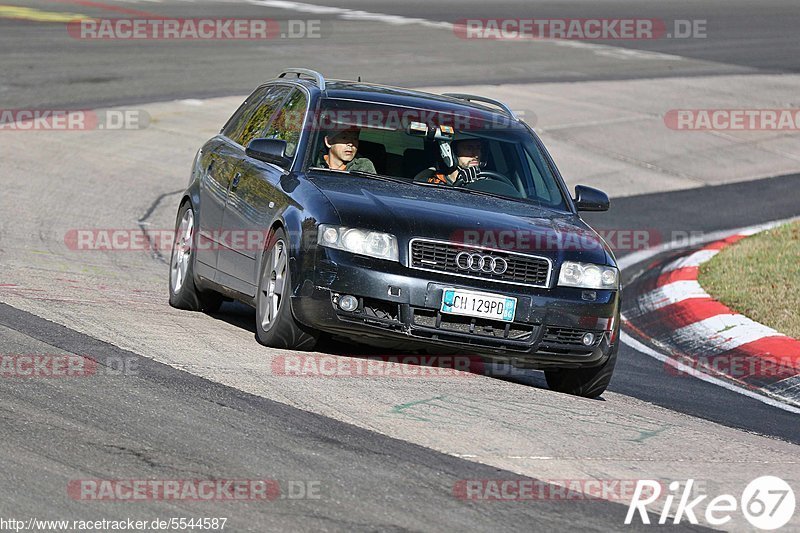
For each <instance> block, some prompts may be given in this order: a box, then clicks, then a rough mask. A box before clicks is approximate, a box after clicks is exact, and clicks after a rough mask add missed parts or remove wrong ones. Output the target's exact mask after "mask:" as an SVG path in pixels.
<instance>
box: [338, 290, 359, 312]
mask: <svg viewBox="0 0 800 533" xmlns="http://www.w3.org/2000/svg"><path fill="white" fill-rule="evenodd" d="M339 309H341V310H342V311H347V312H348V313H352V312H353V311H355V310H356V309H358V298H356V297H355V296H350V295H349V294H345V295H344V296H342V297H340V298H339Z"/></svg>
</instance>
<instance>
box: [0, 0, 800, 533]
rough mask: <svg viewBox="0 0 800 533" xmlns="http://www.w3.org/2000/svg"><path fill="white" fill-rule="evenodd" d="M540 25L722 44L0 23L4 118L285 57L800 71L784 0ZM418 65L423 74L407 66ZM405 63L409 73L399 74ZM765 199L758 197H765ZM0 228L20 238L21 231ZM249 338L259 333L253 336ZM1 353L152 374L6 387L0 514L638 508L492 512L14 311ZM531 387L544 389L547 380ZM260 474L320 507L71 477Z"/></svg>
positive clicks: (426, 518) (582, 70)
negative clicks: (92, 38) (105, 362)
mask: <svg viewBox="0 0 800 533" xmlns="http://www.w3.org/2000/svg"><path fill="white" fill-rule="evenodd" d="M12 4H14V3H13V2H12V3H11V4H10V5H12ZM17 5H23V4H22V3H21V2H20V3H17ZM24 5H25V6H28V7H34V8H41V9H53V8H54V7H53V6H56V7H57V8H58V9H59V10H62V11H70V12H79V13H84V14H88V15H94V16H101V15H102V14H104V15H105V16H109V15H108V12H109V10H108V9H107V6H106V7H101V6H98V5H88V4H87V3H83V4H81V3H79V2H61V3H58V4H54V3H53V2H45V1H39V0H36V1H33V2H26V3H25V4H24ZM109 5H114V6H118V7H124V8H129V9H137V10H142V11H147V12H151V13H152V12H154V13H158V14H161V15H170V16H193V17H211V16H265V17H272V18H276V19H279V20H283V19H286V18H291V17H295V16H297V15H296V14H294V13H291V12H288V11H286V10H279V9H278V10H276V9H270V8H266V7H264V6H256V5H248V4H238V3H236V4H234V3H206V2H194V3H187V2H174V3H167V2H165V3H152V2H142V3H136V2H124V3H121V2H120V3H109ZM325 5H332V3H326V4H325ZM341 5H342V6H344V7H347V8H352V9H362V10H365V11H370V12H378V13H389V14H396V15H403V16H410V17H420V18H424V19H429V20H434V21H452V20H455V19H458V18H461V17H466V16H468V17H476V18H480V17H504V16H513V17H524V16H533V15H532V14H531V12H530V11H531V10H530V7H526V6H529V5H530V4H529V3H528V2H525V3H523V2H517V3H514V2H499V3H492V4H488V3H486V2H459V3H455V2H445V3H442V2H440V3H415V4H414V6H413V8H412V7H408V8H405V7H403V6H398V5H395V4H394V3H382V2H348V3H342V4H341ZM302 16H304V17H311V16H314V17H316V15H308V14H304V15H302ZM535 16H537V17H541V16H553V17H555V16H559V17H578V16H582V17H589V16H649V17H662V18H665V19H676V18H677V19H691V18H704V19H708V20H709V35H710V38H709V39H707V40H705V41H703V42H696V41H693V40H690V41H658V42H635V43H619V44H615V46H620V47H629V48H632V49H639V50H643V51H646V52H651V51H652V52H659V53H664V54H675V55H679V56H681V57H683V58H685V59H684V60H681V61H677V62H674V63H670V64H669V65H668V66H665V63H664V61H662V60H657V59H653V58H652V57H648V56H646V55H644V56H631V57H630V58H628V59H624V60H621V59H617V58H613V57H612V58H606V59H604V58H603V57H598V55H597V54H596V53H595V51H594V50H593V49H591V48H574V49H571V48H563V49H559V53H558V57H554V50H553V49H552V48H550V47H546V46H543V47H526V48H522V47H520V46H519V43H492V44H490V45H487V46H475V45H474V44H475V43H464V42H461V41H459V40H458V39H454V38H453V36H452V33H449V34H448V33H447V32H446V31H444V32H432V31H431V30H430V29H426V28H424V27H416V26H414V25H409V26H399V27H388V28H387V27H386V26H385V25H382V24H374V23H370V22H355V21H347V20H342V19H340V18H337V17H334V16H330V15H324V14H321V15H319V18H321V19H323V26H322V27H323V30H325V28H327V30H328V31H329V32H330V34H329V36H328V38H326V39H324V40H323V42H324V45H321V44H320V41H311V40H295V41H292V42H291V43H288V42H276V43H271V44H270V46H268V47H264V46H259V45H255V44H252V43H213V44H209V43H203V44H200V45H194V44H191V43H188V44H187V43H142V44H139V45H134V44H132V43H104V44H102V45H101V46H94V44H96V43H93V46H88V44H89V43H84V42H79V41H76V40H73V39H71V38H69V37H68V36H67V35H66V33H65V32H64V29H63V26H62V27H59V26H58V25H53V24H44V23H41V22H33V21H13V20H8V19H0V50H2V59H0V61H2V67H3V72H4V74H3V77H2V78H1V79H0V98H2V101H3V107H6V108H19V107H26V106H27V107H56V106H64V107H81V106H89V105H91V106H93V107H96V106H98V107H99V106H103V105H109V104H129V103H136V102H149V101H160V100H169V99H172V98H176V97H180V98H189V97H198V98H199V97H204V96H212V95H224V94H241V93H243V92H247V91H248V90H249V88H251V87H253V86H255V85H257V84H258V83H260V82H261V81H263V80H264V79H265V78H268V77H270V76H272V75H273V74H274V72H275V71H276V70H277V69H279V68H280V67H282V66H286V65H289V64H291V65H302V66H309V67H317V68H321V69H322V70H324V71H325V72H337V73H341V74H340V75H341V77H353V76H356V75H358V74H362V75H364V76H365V77H366V78H368V79H370V80H371V81H376V82H385V83H390V84H398V85H405V86H414V85H433V84H437V83H464V84H466V83H498V82H510V81H526V82H530V81H553V80H559V81H574V80H594V79H627V78H636V77H657V76H672V75H675V76H677V75H682V76H686V75H695V74H697V75H699V74H704V75H708V74H725V73H750V72H752V73H756V72H761V73H763V72H796V71H797V70H798V69H799V68H800V59H798V56H797V54H796V53H795V51H796V50H797V48H798V44H800V43H798V41H800V36H798V34H797V32H796V31H795V30H796V27H797V22H798V10H797V8H796V6H795V5H794V4H793V2H789V1H786V2H759V3H753V2H740V1H738V0H737V1H734V2H715V3H713V4H709V5H702V6H701V5H700V4H694V3H685V2H659V3H658V4H651V3H642V2H605V3H603V8H602V9H601V8H600V6H599V4H597V3H594V4H589V3H585V2H578V1H574V2H570V1H566V2H543V3H541V4H537V10H536V14H535ZM483 44H485V43H483ZM376 58H379V59H380V60H376ZM414 58H417V60H418V62H417V66H415V67H411V66H410V63H411V61H412V60H413V59H414ZM498 58H501V59H500V60H498ZM606 60H607V62H604V61H606ZM462 63H463V64H462ZM398 64H408V65H409V66H408V67H406V68H398V67H397V65H398ZM565 65H566V66H565ZM1 179H2V180H3V182H4V186H5V187H16V186H18V183H17V182H16V180H18V179H19V177H18V176H15V175H13V174H12V173H10V172H6V171H3V175H2V178H1ZM798 188H800V176H796V175H795V176H785V177H778V178H774V179H770V180H764V181H759V182H746V183H739V184H735V185H724V186H719V187H706V188H701V189H693V190H688V191H678V192H671V193H660V194H652V195H646V196H635V197H627V198H621V199H615V200H614V201H613V204H612V209H611V211H609V212H608V213H604V214H599V215H592V216H587V217H586V218H587V219H588V220H589V222H590V223H592V224H593V225H595V226H596V227H597V228H652V229H654V230H657V231H659V232H660V233H661V234H662V235H669V234H671V233H672V232H673V231H681V232H685V231H699V232H712V231H717V230H724V229H733V228H737V227H742V226H747V225H751V224H756V223H760V222H766V221H770V220H775V219H781V218H786V217H790V216H796V215H798V213H800V209H798V205H797V198H798V195H797V192H796V191H797V190H798ZM754 198H758V199H763V200H764V201H761V202H754V201H753V199H754ZM150 201H155V198H152V199H150ZM664 206H669V209H664ZM3 218H5V216H4V217H3ZM2 222H3V225H4V226H5V227H6V228H7V227H8V226H9V225H10V223H11V221H10V220H8V219H6V220H3V221H2ZM1 247H2V246H0V248H1ZM54 305H57V304H54ZM128 326H129V327H135V324H130V325H128ZM242 333H243V335H244V336H247V337H249V336H250V335H251V334H250V332H249V331H247V328H246V327H243V328H242ZM0 345H2V346H3V350H2V351H3V352H4V353H54V352H62V351H63V352H67V353H81V354H87V355H88V356H90V357H92V356H96V357H97V358H98V360H99V361H102V358H103V357H108V355H109V354H115V355H119V356H120V357H129V358H134V359H135V360H136V361H137V363H138V365H139V368H140V371H139V373H138V375H137V376H136V377H135V378H131V377H130V376H126V377H124V378H123V377H119V376H113V375H110V376H104V375H100V376H96V377H95V378H94V379H92V380H85V381H82V380H59V381H37V382H35V383H34V382H24V381H13V380H0V388H2V393H0V397H2V398H3V402H2V406H1V407H0V409H1V411H0V414H1V415H0V416H2V420H3V431H2V434H1V436H0V443H2V446H3V449H4V450H6V451H5V452H4V459H3V460H4V467H3V469H2V470H0V516H4V517H10V516H15V517H26V516H44V515H47V516H50V517H58V516H70V517H80V518H92V517H96V518H115V517H131V516H134V517H136V516H141V517H143V518H148V519H152V518H153V517H154V516H156V515H157V516H162V517H167V516H185V515H192V514H194V515H197V514H198V513H200V514H202V515H203V516H213V515H215V514H217V515H220V516H230V517H231V525H232V526H233V530H252V531H264V530H268V529H293V530H298V529H304V530H305V529H307V530H312V529H313V530H319V529H328V530H346V529H355V530H392V529H411V530H445V529H448V530H449V529H490V528H496V529H499V530H518V529H519V528H520V525H521V524H525V525H526V526H527V525H533V526H535V527H537V528H553V529H556V530H563V529H568V528H569V529H572V528H575V529H578V530H584V529H586V530H616V529H620V528H621V523H622V519H623V517H624V514H625V506H624V505H621V504H619V503H609V502H604V501H601V502H569V503H565V502H558V501H556V502H535V503H534V504H531V503H530V502H526V503H524V504H522V505H521V504H519V503H518V502H503V503H500V504H496V505H490V506H487V505H481V504H480V503H478V504H475V503H470V502H464V501H460V500H458V499H456V498H454V497H453V495H452V487H453V484H454V483H455V482H456V481H457V480H461V479H486V478H504V479H506V478H512V479H513V478H514V477H517V475H516V474H514V473H513V472H509V471H504V470H501V469H498V468H496V467H493V466H488V465H484V464H480V463H479V462H474V461H468V460H465V459H460V458H457V457H453V456H452V455H447V454H442V453H439V452H436V451H434V450H431V449H429V448H427V447H424V446H419V445H416V444H413V443H410V442H406V441H403V440H398V439H394V438H391V437H388V436H385V435H382V434H380V433H378V432H375V431H369V430H366V429H363V428H359V427H356V426H354V425H351V424H347V423H344V422H341V421H339V420H334V419H332V418H329V417H326V416H322V415H319V414H315V413H312V412H308V411H305V410H302V409H297V408H294V407H290V406H287V405H284V404H282V403H279V402H274V401H271V400H269V399H266V398H262V397H259V396H255V395H252V394H248V393H245V392H241V391H239V390H237V389H235V388H232V387H228V386H225V385H221V384H219V383H215V382H212V381H209V380H206V379H203V378H201V377H197V376H195V375H193V374H190V373H187V372H183V371H180V370H177V369H175V368H174V367H171V366H167V365H164V364H161V363H158V362H155V361H153V360H152V359H149V358H146V357H141V356H139V355H137V354H136V353H134V352H126V351H123V350H121V349H119V348H117V347H115V346H113V345H109V344H107V343H104V342H102V341H100V340H97V339H94V338H92V337H90V336H88V335H85V334H81V333H78V332H76V331H72V330H69V329H67V328H64V327H63V326H59V325H57V324H54V323H52V322H49V321H46V320H43V319H41V318H39V317H37V316H34V315H32V314H29V313H26V312H24V311H20V310H17V309H14V308H12V307H10V306H7V305H5V304H2V305H0ZM257 348H258V346H257V345H254V349H257ZM519 386H520V387H524V386H526V385H519ZM534 386H538V387H544V385H542V382H541V380H540V381H538V382H534ZM610 391H612V392H616V393H618V394H621V395H626V396H630V397H633V398H638V399H641V400H644V401H646V402H649V403H652V404H655V405H658V406H662V407H664V408H666V409H669V410H672V411H676V412H678V413H685V414H687V415H690V416H692V417H697V418H701V419H705V420H710V421H713V422H716V423H718V424H721V425H723V426H728V427H732V428H739V429H743V430H745V431H747V432H753V433H757V434H760V435H766V436H770V437H774V438H777V439H781V440H783V441H787V442H790V443H794V444H800V424H797V415H796V414H792V413H788V412H786V411H781V410H779V409H775V408H772V407H769V406H767V405H765V404H762V403H760V402H758V401H755V400H753V399H750V398H747V397H744V396H741V395H738V394H735V393H733V392H731V391H727V390H724V389H721V388H719V387H716V386H713V385H710V384H708V383H705V382H702V381H698V380H693V379H688V378H685V379H674V378H670V377H669V376H667V375H666V373H665V372H664V371H663V365H662V364H661V363H659V362H658V361H656V360H654V359H651V358H649V357H646V356H644V355H642V354H639V353H637V352H636V351H635V350H633V349H631V348H629V347H627V346H623V347H622V350H621V352H620V361H619V363H618V366H617V371H616V373H615V377H614V381H613V382H612V385H611V387H610ZM547 422H548V421H547V420H542V421H541V423H542V424H547ZM583 437H584V438H590V435H584V436H583ZM571 438H574V436H573V437H571ZM143 443H146V444H143ZM675 445H676V446H679V445H680V443H675ZM265 472H267V473H269V475H270V477H272V478H274V479H277V480H298V479H311V480H322V481H323V487H324V490H323V492H322V497H321V498H320V499H319V500H309V499H301V500H297V501H280V502H273V503H272V504H269V505H272V507H269V506H267V507H265V506H264V505H263V504H241V503H236V504H235V507H232V504H229V503H219V504H204V505H203V507H202V508H201V511H200V510H198V509H200V508H199V507H197V506H196V505H193V504H191V503H185V502H180V503H170V502H146V503H142V504H141V506H139V507H137V506H134V507H133V508H132V507H130V506H125V507H122V506H120V505H117V506H116V507H115V506H114V504H112V505H109V504H100V503H98V504H87V503H85V502H74V501H69V500H68V499H65V498H64V489H63V483H62V481H63V480H65V479H75V478H81V477H105V478H134V477H136V478H164V479H170V478H190V477H195V478H221V477H228V478H233V477H239V478H248V477H253V476H261V475H263V474H264V473H265ZM646 474H647V473H646V472H644V473H643V475H644V476H646ZM42 502H49V503H48V504H47V509H46V512H42Z"/></svg>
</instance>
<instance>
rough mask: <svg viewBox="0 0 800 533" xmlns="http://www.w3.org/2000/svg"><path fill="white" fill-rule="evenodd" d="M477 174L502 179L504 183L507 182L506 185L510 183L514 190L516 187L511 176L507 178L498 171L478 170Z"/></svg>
mask: <svg viewBox="0 0 800 533" xmlns="http://www.w3.org/2000/svg"><path fill="white" fill-rule="evenodd" d="M478 176H479V177H480V176H489V177H490V178H494V179H496V180H499V181H502V182H504V183H507V184H508V185H511V186H512V187H514V189H515V190H516V188H517V186H516V185H515V184H514V182H513V181H511V178H509V177H508V176H504V175H503V174H500V173H499V172H495V171H494V170H481V171H480V172H478Z"/></svg>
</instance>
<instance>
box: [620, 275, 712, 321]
mask: <svg viewBox="0 0 800 533" xmlns="http://www.w3.org/2000/svg"><path fill="white" fill-rule="evenodd" d="M690 298H706V299H711V296H709V295H708V293H707V292H706V291H704V290H703V288H702V287H701V286H700V284H699V283H698V282H697V281H696V280H685V281H676V282H674V283H669V284H667V285H662V286H661V287H659V288H657V289H655V290H653V291H651V292H649V293H647V294H645V295H643V296H641V297H640V298H639V302H638V306H639V314H640V315H641V314H645V313H652V312H653V311H658V310H659V309H662V308H664V307H667V306H668V305H672V304H674V303H678V302H681V301H683V300H688V299H690ZM631 316H634V315H631Z"/></svg>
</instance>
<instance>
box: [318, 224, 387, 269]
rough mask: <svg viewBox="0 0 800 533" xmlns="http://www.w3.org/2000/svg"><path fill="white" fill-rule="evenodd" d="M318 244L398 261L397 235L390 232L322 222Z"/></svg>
mask: <svg viewBox="0 0 800 533" xmlns="http://www.w3.org/2000/svg"><path fill="white" fill-rule="evenodd" d="M317 244H319V245H320V246H327V247H328V248H336V249H337V250H344V251H345V252H351V253H354V254H360V255H368V256H370V257H376V258H378V259H388V260H390V261H398V260H399V258H400V256H399V253H398V248H397V237H395V236H394V235H392V234H390V233H381V232H379V231H370V230H366V229H357V228H348V227H345V226H333V225H330V224H320V225H319V232H318V233H317Z"/></svg>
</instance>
